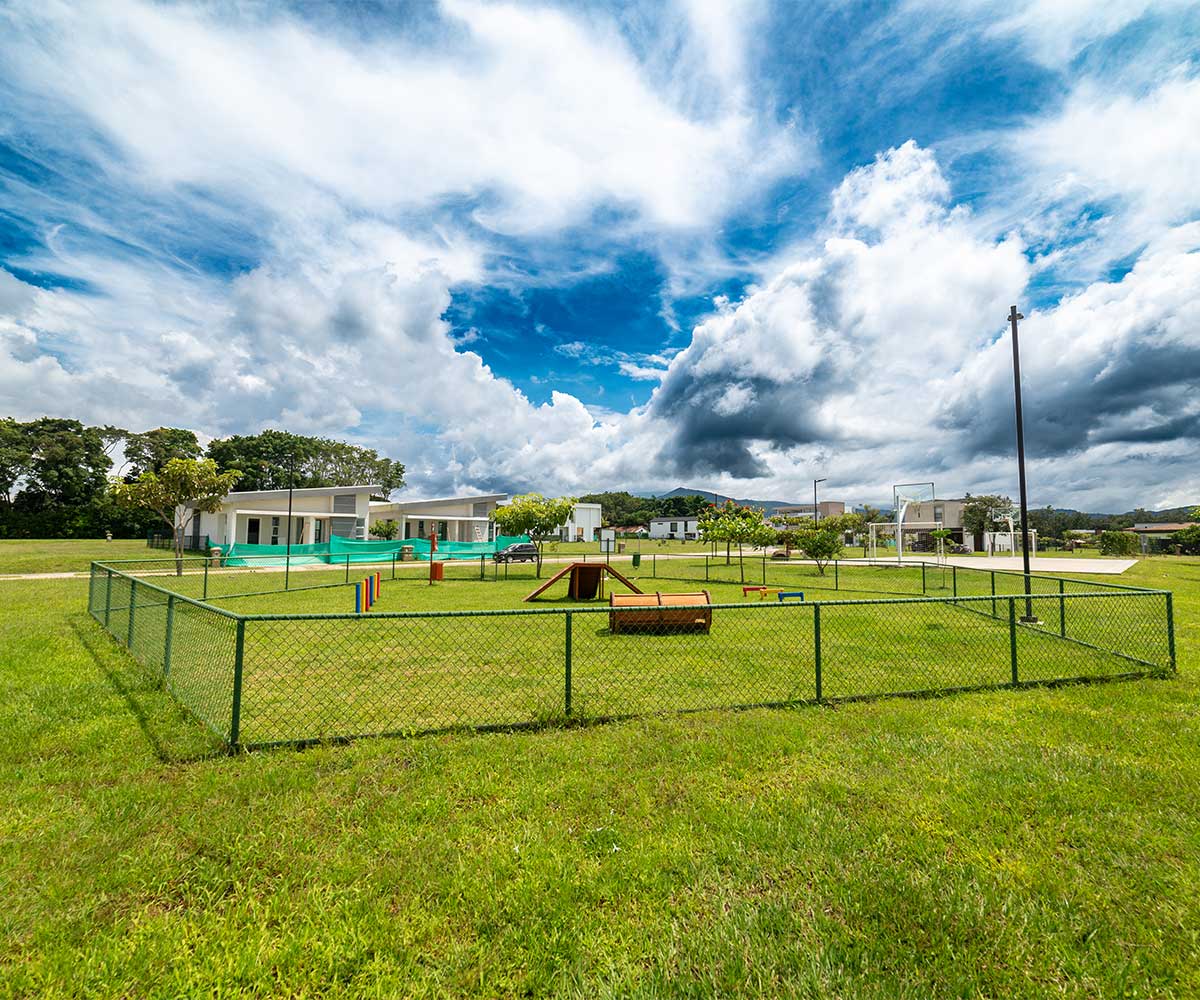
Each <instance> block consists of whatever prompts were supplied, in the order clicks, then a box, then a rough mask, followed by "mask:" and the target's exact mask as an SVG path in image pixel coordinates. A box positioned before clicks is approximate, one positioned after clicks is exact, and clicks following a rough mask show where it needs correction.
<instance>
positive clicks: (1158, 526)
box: [1129, 521, 1194, 534]
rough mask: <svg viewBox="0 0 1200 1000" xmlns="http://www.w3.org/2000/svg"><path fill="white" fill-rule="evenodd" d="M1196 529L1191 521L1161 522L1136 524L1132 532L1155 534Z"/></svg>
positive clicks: (1131, 529)
mask: <svg viewBox="0 0 1200 1000" xmlns="http://www.w3.org/2000/svg"><path fill="white" fill-rule="evenodd" d="M1191 527H1194V522H1190V521H1159V522H1158V523H1153V522H1151V523H1148V524H1146V523H1143V524H1135V525H1134V526H1133V527H1132V528H1130V529H1129V530H1130V531H1137V532H1140V533H1143V534H1153V533H1155V532H1159V531H1162V532H1175V531H1183V530H1184V528H1191Z"/></svg>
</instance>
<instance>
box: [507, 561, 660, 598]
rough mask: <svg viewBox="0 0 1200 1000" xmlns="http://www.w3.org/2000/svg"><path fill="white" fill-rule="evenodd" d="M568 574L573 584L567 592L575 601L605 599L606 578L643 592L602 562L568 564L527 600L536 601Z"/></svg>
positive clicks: (636, 592) (636, 591)
mask: <svg viewBox="0 0 1200 1000" xmlns="http://www.w3.org/2000/svg"><path fill="white" fill-rule="evenodd" d="M568 573H570V574H571V582H570V584H569V586H568V588H567V592H568V594H569V596H570V597H571V599H572V600H574V601H591V600H594V599H595V598H596V596H597V594H599V596H600V598H601V599H603V597H604V577H605V576H606V575H608V576H615V577H616V578H617V579H618V580H620V581H621V583H623V584H625V586H626V587H628V588H629V589H630V590H632V591H633V592H634V593H635V594H640V593H641V591H640V590H639V589H638V588H637V587H635V586H634V585H633V584H632V583H630V582H629V581H628V580H627V579H625V577H624V576H622V575H621V574H620V573H618V572H617V571H616V570H615V569H613V568H612V567H611V566H609V565H608V563H601V562H591V563H589V562H574V563H568V564H567V565H566V566H564V567H563V568H562V569H561V570H559V571H558V572H557V573H555V574H554V575H553V576H552V577H550V579H549V580H547V581H546V582H545V583H543V584H542V585H541V586H540V587H538V588H537V590H535V591H534V592H533V593H532V594H530V595H529V596H527V597H526V598H525V600H527V601H536V600H537V599H538V598H539V597H540V596H541V595H542V594H544V593H545V592H546V591H547V590H549V589H550V588H551V587H553V586H554V585H555V584H556V583H558V581H559V580H561V579H562V578H563V577H564V576H566V575H567V574H568Z"/></svg>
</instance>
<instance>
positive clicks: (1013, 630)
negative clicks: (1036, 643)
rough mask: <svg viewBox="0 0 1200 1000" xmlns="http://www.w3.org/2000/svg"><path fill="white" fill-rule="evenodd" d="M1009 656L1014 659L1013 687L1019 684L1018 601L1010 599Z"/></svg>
mask: <svg viewBox="0 0 1200 1000" xmlns="http://www.w3.org/2000/svg"><path fill="white" fill-rule="evenodd" d="M1008 658H1009V660H1011V661H1012V682H1013V687H1016V686H1017V602H1016V599H1015V598H1012V597H1010V598H1009V599H1008Z"/></svg>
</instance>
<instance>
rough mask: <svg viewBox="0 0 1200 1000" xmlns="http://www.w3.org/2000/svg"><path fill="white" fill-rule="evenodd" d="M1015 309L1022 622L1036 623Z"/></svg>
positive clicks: (1013, 311) (1013, 312) (1014, 312)
mask: <svg viewBox="0 0 1200 1000" xmlns="http://www.w3.org/2000/svg"><path fill="white" fill-rule="evenodd" d="M1024 318H1025V317H1024V316H1022V315H1021V314H1020V313H1019V312H1017V307H1016V306H1012V307H1011V308H1010V309H1009V313H1008V321H1009V323H1010V324H1011V326H1012V349H1013V399H1014V400H1015V402H1016V408H1017V483H1018V488H1019V489H1020V493H1021V556H1022V558H1023V560H1024V565H1025V614H1024V615H1022V616H1021V621H1023V622H1036V621H1037V620H1038V619H1037V616H1036V615H1035V614H1034V613H1033V601H1032V600H1031V599H1030V596H1029V595H1030V584H1029V500H1028V497H1027V494H1026V492H1025V418H1024V416H1023V415H1022V412H1021V344H1020V340H1019V339H1018V336H1017V320H1019V319H1024Z"/></svg>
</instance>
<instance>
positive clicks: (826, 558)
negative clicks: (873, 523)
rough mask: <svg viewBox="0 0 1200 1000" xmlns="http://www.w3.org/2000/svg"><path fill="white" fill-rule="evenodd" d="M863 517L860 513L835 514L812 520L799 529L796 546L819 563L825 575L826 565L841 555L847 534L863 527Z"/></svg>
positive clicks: (822, 573) (820, 570)
mask: <svg viewBox="0 0 1200 1000" xmlns="http://www.w3.org/2000/svg"><path fill="white" fill-rule="evenodd" d="M862 525H863V519H862V517H861V516H860V515H858V514H835V515H834V516H832V517H823V518H821V520H820V521H816V522H813V521H810V520H807V519H806V523H805V524H804V525H801V526H800V528H799V529H798V530H797V545H796V547H797V548H798V549H799V550H800V551H801V552H802V553H803V554H804V556H805V557H807V558H808V559H811V560H812V561H813V562H814V563H816V565H817V572H818V573H819V574H820V575H821V576H824V575H825V567H826V565H828V564H829V563H830V562H831V561H832V560H834V559H837V558H838V557H839V556H841V554H842V551H843V549H844V547H845V541H846V535H847V534H849V533H851V532H854V531H858V530H860V529H861V528H862Z"/></svg>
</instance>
